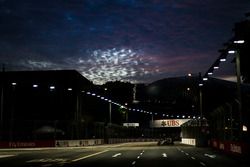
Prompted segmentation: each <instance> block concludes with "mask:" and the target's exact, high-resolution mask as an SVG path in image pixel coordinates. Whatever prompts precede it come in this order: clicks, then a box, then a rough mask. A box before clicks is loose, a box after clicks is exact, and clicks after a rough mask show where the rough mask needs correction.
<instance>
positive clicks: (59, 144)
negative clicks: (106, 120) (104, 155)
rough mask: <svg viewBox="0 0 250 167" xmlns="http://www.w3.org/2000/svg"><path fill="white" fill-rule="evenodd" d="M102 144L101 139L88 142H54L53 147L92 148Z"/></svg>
mask: <svg viewBox="0 0 250 167" xmlns="http://www.w3.org/2000/svg"><path fill="white" fill-rule="evenodd" d="M101 144H104V140H103V139H89V140H56V141H55V147H81V146H94V145H101Z"/></svg>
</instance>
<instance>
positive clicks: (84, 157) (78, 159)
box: [72, 150, 109, 162]
mask: <svg viewBox="0 0 250 167" xmlns="http://www.w3.org/2000/svg"><path fill="white" fill-rule="evenodd" d="M107 151H109V150H104V151H101V152H97V153H94V154H90V155H86V156H83V157H80V158H77V159H73V160H72V162H76V161H80V160H83V159H86V158H89V157H93V156H96V155H99V154H102V153H105V152H107Z"/></svg>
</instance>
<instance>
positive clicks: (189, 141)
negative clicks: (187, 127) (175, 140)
mask: <svg viewBox="0 0 250 167" xmlns="http://www.w3.org/2000/svg"><path fill="white" fill-rule="evenodd" d="M181 143H182V144H187V145H192V146H196V139H192V138H182V139H181Z"/></svg>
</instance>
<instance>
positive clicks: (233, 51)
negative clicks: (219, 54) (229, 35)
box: [228, 50, 236, 54]
mask: <svg viewBox="0 0 250 167" xmlns="http://www.w3.org/2000/svg"><path fill="white" fill-rule="evenodd" d="M228 53H229V54H235V53H236V51H235V50H229V51H228Z"/></svg>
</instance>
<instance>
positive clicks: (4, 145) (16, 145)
mask: <svg viewBox="0 0 250 167" xmlns="http://www.w3.org/2000/svg"><path fill="white" fill-rule="evenodd" d="M34 147H55V141H54V140H48V141H13V142H0V148H34Z"/></svg>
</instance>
